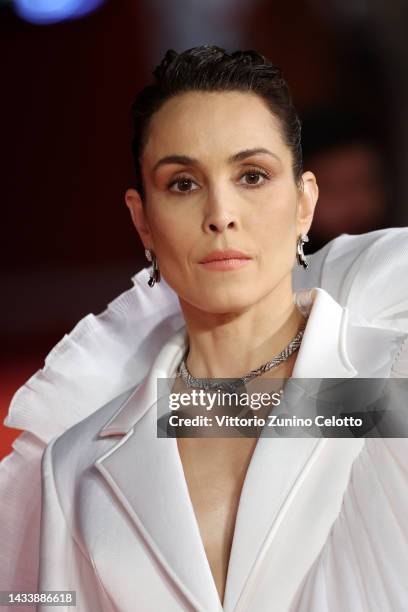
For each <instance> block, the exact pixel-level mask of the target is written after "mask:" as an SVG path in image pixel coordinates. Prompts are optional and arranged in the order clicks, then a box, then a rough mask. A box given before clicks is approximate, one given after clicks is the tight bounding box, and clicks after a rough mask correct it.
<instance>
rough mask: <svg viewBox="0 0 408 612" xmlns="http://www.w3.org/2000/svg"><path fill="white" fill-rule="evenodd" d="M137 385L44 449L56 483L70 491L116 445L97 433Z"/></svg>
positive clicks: (111, 438) (113, 441)
mask: <svg viewBox="0 0 408 612" xmlns="http://www.w3.org/2000/svg"><path fill="white" fill-rule="evenodd" d="M138 386H139V385H135V386H134V387H132V388H131V389H128V390H127V391H125V392H124V393H121V394H120V395H118V396H117V397H115V398H113V399H112V400H111V401H109V402H108V403H107V404H105V405H103V406H102V407H101V408H99V409H98V410H96V411H95V412H93V413H92V414H91V415H89V416H88V417H87V418H85V419H83V420H82V421H80V422H79V423H77V424H75V425H73V426H72V427H70V428H69V429H67V430H66V431H65V432H64V433H63V434H62V435H60V436H58V437H56V438H54V439H53V440H51V442H50V443H49V444H48V445H47V447H46V449H45V452H44V457H43V462H44V461H45V460H46V461H47V462H49V463H50V464H51V466H52V471H53V474H54V478H55V482H56V483H59V484H60V485H62V484H63V486H64V488H69V489H71V487H72V486H74V485H75V482H76V481H78V479H80V478H81V476H82V475H83V474H84V473H85V472H86V471H87V470H88V469H89V468H91V467H92V466H93V464H94V462H95V461H96V459H98V457H99V456H100V455H102V454H103V453H104V452H106V451H108V450H109V448H110V447H111V446H113V445H114V444H115V443H116V442H117V437H116V436H114V437H108V438H106V437H105V438H102V437H101V438H99V436H98V433H99V431H100V430H101V429H102V427H103V426H104V425H105V424H106V423H107V422H108V421H109V420H110V419H111V418H112V417H113V416H114V414H115V413H116V412H117V411H118V410H119V409H120V408H121V406H122V405H123V404H124V403H125V402H126V401H127V399H128V398H129V397H130V396H131V395H132V393H133V392H134V391H135V389H136V388H137V387H138ZM43 469H44V468H43Z"/></svg>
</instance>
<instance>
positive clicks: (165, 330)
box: [0, 269, 184, 610]
mask: <svg viewBox="0 0 408 612" xmlns="http://www.w3.org/2000/svg"><path fill="white" fill-rule="evenodd" d="M148 278H149V272H148V269H143V270H141V271H140V272H139V273H138V274H136V275H135V276H134V277H133V278H132V281H133V284H134V286H133V287H132V288H131V289H130V290H129V291H126V292H125V293H123V294H122V295H120V296H119V297H117V298H116V299H115V300H114V301H113V302H111V303H110V304H109V305H108V307H107V309H106V310H105V311H104V312H103V313H101V314H100V315H98V316H95V315H93V314H89V315H87V316H86V317H85V318H84V319H82V320H81V321H80V322H79V323H78V324H77V325H76V326H75V327H74V329H73V330H72V331H71V333H70V334H67V335H65V336H64V337H63V338H62V340H61V341H60V342H59V343H58V344H57V345H56V346H55V347H54V348H53V350H52V351H51V352H50V353H49V354H48V356H47V357H46V360H45V365H44V368H43V369H41V370H39V371H38V372H37V373H36V374H34V376H32V377H31V378H30V379H29V380H28V381H27V382H26V384H25V385H23V386H22V387H21V388H20V389H19V390H18V391H17V392H16V393H15V395H14V397H13V400H12V402H11V405H10V408H9V412H8V415H7V417H6V419H5V421H4V423H5V425H6V426H9V427H12V428H16V429H21V430H23V433H22V434H21V435H20V436H19V437H18V438H17V439H16V440H15V441H14V443H13V449H14V450H13V452H12V453H11V454H10V455H8V456H7V457H5V458H4V459H3V460H2V461H1V463H0V497H1V500H2V501H1V517H0V542H1V546H0V590H7V591H10V590H15V591H18V590H25V591H30V590H31V591H33V590H34V591H35V590H36V588H37V580H38V564H39V559H38V549H39V526H40V513H41V459H42V455H43V452H44V449H45V447H46V446H47V444H48V443H50V441H51V440H53V439H54V438H56V437H58V436H59V435H61V434H62V433H63V432H64V431H65V430H66V429H68V428H69V427H71V426H72V425H75V423H77V422H79V421H81V420H82V419H84V418H86V417H87V416H88V415H89V414H91V413H92V412H94V411H95V410H97V409H98V408H100V407H101V406H103V405H104V404H106V403H107V402H109V401H110V400H111V399H113V398H114V397H116V396H118V395H120V394H121V393H123V392H125V391H126V390H128V389H130V388H131V387H133V386H134V385H136V384H137V383H138V382H140V381H141V380H142V379H143V378H144V376H145V375H146V373H147V371H148V369H149V367H150V364H151V362H152V360H153V358H154V357H155V355H156V354H157V352H158V350H159V349H160V347H161V346H162V344H163V342H165V341H166V340H167V338H168V337H169V336H171V335H172V334H173V333H174V332H175V331H176V330H177V329H179V327H181V326H182V325H183V323H184V321H183V318H182V315H181V312H180V308H179V303H178V299H177V296H176V294H175V293H174V292H173V291H172V290H171V289H170V288H169V286H168V285H167V284H166V282H165V281H164V279H163V280H162V282H161V283H160V284H158V285H156V286H155V287H154V288H153V289H151V288H150V287H148V285H147V280H148ZM20 609H22V610H24V609H23V608H20ZM27 610H32V608H27Z"/></svg>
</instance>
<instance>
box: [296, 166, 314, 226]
mask: <svg viewBox="0 0 408 612" xmlns="http://www.w3.org/2000/svg"><path fill="white" fill-rule="evenodd" d="M302 182H303V189H302V191H300V195H299V199H298V207H297V228H298V233H299V234H307V233H308V231H309V229H310V226H311V225H312V221H313V215H314V210H315V207H316V203H317V199H318V197H319V188H318V186H317V182H316V177H315V175H314V174H313V172H309V171H308V172H304V173H303V174H302Z"/></svg>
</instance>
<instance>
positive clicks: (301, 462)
mask: <svg viewBox="0 0 408 612" xmlns="http://www.w3.org/2000/svg"><path fill="white" fill-rule="evenodd" d="M309 293H310V292H307V291H306V292H304V294H303V297H304V298H306V299H307V297H308V295H309ZM313 293H314V296H315V297H314V303H313V306H312V308H311V312H310V317H309V320H308V323H307V326H306V330H305V334H304V337H303V341H302V345H301V348H300V350H299V355H298V357H297V361H296V364H295V368H294V371H293V376H294V377H300V378H304V377H316V378H317V377H328V378H336V377H337V378H349V377H355V376H357V375H360V376H364V377H388V376H390V374H391V367H392V364H393V361H394V359H395V357H396V355H397V352H398V351H399V350H400V348H401V344H402V342H403V340H404V339H405V338H407V334H405V333H401V332H400V333H397V332H394V331H390V330H384V329H381V328H375V327H373V328H369V327H367V326H366V325H362V324H361V323H358V322H356V321H354V318H353V317H352V316H351V315H350V313H349V312H348V311H347V309H345V308H342V307H341V306H339V305H338V304H337V303H336V302H335V301H334V300H333V298H331V297H330V296H329V294H328V293H327V292H326V291H324V290H322V289H316V290H315V291H314V292H313ZM304 301H305V300H304V299H303V300H302V302H304ZM185 347H186V336H185V329H182V330H181V331H179V332H177V333H176V334H175V335H174V336H173V337H172V338H171V339H170V340H168V341H167V342H166V344H165V345H164V346H163V348H162V350H161V351H160V353H159V355H158V357H157V359H156V360H155V362H154V364H153V366H152V368H151V370H150V371H149V373H148V375H147V377H146V378H145V379H144V381H143V382H142V384H141V385H140V386H138V387H137V388H136V389H134V390H132V391H131V392H130V393H129V392H127V393H126V394H125V396H121V397H120V398H117V399H115V400H114V401H113V402H110V403H108V404H107V405H106V406H104V407H103V408H101V409H100V410H98V411H96V412H95V413H93V414H92V415H91V416H90V417H88V418H87V419H85V420H84V421H82V422H80V423H79V424H77V425H76V426H74V427H73V428H71V429H69V430H68V431H67V432H66V433H65V434H63V435H62V436H60V437H59V438H57V439H56V440H54V442H52V443H51V444H50V445H49V446H48V447H47V449H46V452H45V457H44V463H43V479H44V504H43V508H44V511H43V515H42V526H41V529H42V531H41V548H40V580H39V588H40V590H51V589H55V588H57V587H58V588H59V589H66V590H75V591H76V592H77V597H78V605H79V609H80V610H81V611H84V612H85V611H86V612H93V611H94V610H100V611H104V610H106V611H108V610H122V611H126V610H129V612H131V611H133V610H141V611H143V612H148V611H152V612H153V611H157V612H160V611H162V610H166V612H170V611H174V612H176V611H177V612H178V611H181V610H199V611H202V612H213V611H214V612H215V611H219V610H222V607H221V602H220V601H219V597H218V594H217V590H216V587H215V583H214V580H213V578H212V575H211V571H210V567H209V564H208V561H207V558H206V554H205V550H204V546H203V543H202V540H201V537H200V533H199V528H198V524H197V521H196V519H195V515H194V511H193V507H192V504H191V501H190V498H189V493H188V488H187V485H186V481H185V478H184V473H183V468H182V464H181V461H180V457H179V454H178V449H177V443H176V439H175V438H170V439H162V438H157V429H156V428H157V421H156V419H157V412H156V401H157V384H156V381H157V377H171V376H172V375H173V374H174V370H175V368H176V367H177V365H178V363H179V361H180V359H181V358H182V354H183V351H184V350H185ZM374 347H375V350H373V348H374ZM402 443H403V445H405V450H406V451H407V450H408V445H407V444H406V441H405V440H403V441H402ZM364 446H365V440H364V439H341V438H340V439H335V438H331V439H315V438H310V439H282V440H278V439H270V438H261V439H260V440H259V442H258V444H257V446H256V449H255V453H254V455H253V458H252V460H251V463H250V466H249V470H248V474H247V477H246V479H245V483H244V487H243V490H242V494H241V498H240V503H239V509H238V515H237V522H236V527H235V533H234V538H233V545H232V551H231V558H230V564H229V568H228V577H227V583H226V591H225V598H224V610H227V611H232V610H237V611H238V610H242V611H243V610H245V611H251V612H264V611H265V612H269V611H270V610H271V609H273V610H276V611H282V612H283V611H285V610H289V608H290V606H291V604H292V603H293V600H294V597H295V595H296V593H297V591H298V589H299V587H300V585H301V583H302V581H303V580H304V579H305V578H306V577H307V575H308V572H309V571H310V569H311V567H312V565H313V563H314V561H315V560H316V558H317V556H318V555H319V553H321V551H322V549H324V548H325V546H326V544H327V542H328V534H329V533H330V530H331V529H332V528H333V525H337V521H339V514H340V512H341V506H342V502H343V498H344V495H345V494H346V495H347V494H349V487H350V484H349V481H350V471H351V467H352V464H353V461H354V460H355V459H356V457H360V455H362V454H363V455H364V456H365V458H364V459H360V460H359V462H360V463H361V461H363V462H364V461H365V462H367V461H370V453H371V452H375V453H378V454H380V456H381V455H383V456H384V457H385V458H386V460H387V461H388V462H391V466H390V467H389V468H388V472H389V473H388V472H387V471H386V472H385V477H386V478H389V477H390V476H391V477H394V476H393V470H395V469H397V466H398V463H397V460H396V459H395V458H394V456H393V454H392V449H393V444H392V440H388V441H384V440H381V439H371V440H370V445H369V447H368V449H367V450H364V452H363V449H364ZM389 447H390V448H391V452H390V450H389ZM398 448H399V447H398ZM367 456H368V458H367ZM359 462H357V465H359ZM371 462H373V460H372V459H371ZM377 462H378V459H377ZM405 463H406V466H407V467H408V458H405ZM362 467H363V465H360V466H359V467H358V468H355V469H357V470H360V476H359V478H358V479H357V481H355V480H354V489H355V488H360V487H363V491H360V490H358V491H357V494H356V495H357V499H358V500H359V501H360V503H361V504H362V507H359V506H357V507H355V508H353V510H352V512H351V513H350V514H348V515H346V516H345V518H344V519H342V520H343V524H342V525H340V527H339V528H340V529H341V531H342V535H341V539H343V540H344V539H346V538H347V537H348V536H349V533H350V531H351V532H353V531H355V538H356V540H355V542H354V543H355V544H356V545H358V546H359V547H360V546H361V547H362V549H363V550H362V552H361V559H362V563H361V567H360V564H358V563H356V567H357V568H358V571H357V573H356V574H355V575H354V578H353V583H352V584H351V586H352V587H354V588H355V589H356V591H357V595H356V594H354V595H353V600H352V601H351V600H349V599H348V598H347V592H346V591H345V592H344V593H343V594H341V595H340V598H339V596H338V594H337V592H338V590H339V584H336V581H337V580H339V583H341V580H342V576H341V575H338V571H337V570H331V572H329V575H330V580H331V581H332V582H333V581H334V583H335V584H334V586H333V585H332V584H328V585H326V588H328V589H329V590H330V589H331V590H332V593H330V596H331V597H333V606H332V607H330V608H329V609H330V610H352V609H353V606H354V609H356V610H358V609H361V610H364V609H366V608H367V607H368V609H369V610H375V609H376V608H375V607H373V605H371V607H370V606H369V604H370V603H371V604H374V605H377V604H378V608H377V609H378V610H379V611H380V610H381V611H382V612H385V610H390V612H391V610H393V611H394V610H398V609H399V608H400V609H401V610H402V609H403V606H404V605H405V604H407V603H408V583H407V582H406V580H405V579H404V575H405V578H406V576H407V575H408V541H407V540H405V542H404V543H403V545H402V544H401V541H400V539H399V538H400V534H399V530H398V521H397V518H396V517H395V518H394V517H392V516H391V517H390V508H391V503H390V501H389V500H388V498H387V495H386V494H385V492H382V491H378V490H375V489H374V488H370V485H367V483H366V482H365V479H366V478H367V477H369V475H370V471H371V470H373V469H376V468H377V467H379V466H377V465H376V466H374V467H373V466H371V465H370V464H369V465H368V467H367V468H366V470H365V472H366V474H365V475H364V476H363V475H361V470H362ZM383 469H384V468H383ZM397 484H398V483H397V481H395V482H393V481H392V482H390V483H388V486H389V487H390V488H391V490H392V492H393V496H394V497H395V498H396V500H397V502H398V503H397V505H396V507H397V510H398V511H399V512H400V513H401V517H400V518H401V520H404V519H405V516H404V515H403V514H402V513H403V510H404V502H405V504H406V502H407V498H408V494H407V492H406V491H404V490H402V489H401V490H399V489H398V487H397ZM400 484H403V482H401V483H400ZM405 485H408V472H407V474H406V476H405ZM378 497H379V499H376V498H378ZM374 499H376V504H375V505H373V503H372V502H373V500H374ZM394 503H395V502H394ZM378 508H381V509H382V508H385V509H387V510H388V514H385V513H384V515H383V516H378ZM391 509H392V508H391ZM361 523H363V524H364V525H365V529H366V530H367V533H363V534H359V525H360V524H361ZM407 526H408V525H407ZM376 528H377V529H378V531H376ZM378 539H380V540H382V547H383V548H384V549H385V548H386V547H387V545H388V546H389V541H390V539H391V541H393V545H395V546H396V549H395V550H393V549H391V550H390V551H389V552H390V556H389V559H388V566H389V567H388V574H387V575H386V576H385V577H383V580H385V581H387V579H388V580H389V582H388V584H387V587H386V591H387V592H386V593H385V594H383V587H382V585H381V586H378V585H377V580H376V578H377V577H376V573H375V569H374V568H373V567H372V566H371V565H370V561H371V562H372V559H371V558H370V553H369V550H367V549H366V548H367V547H368V546H372V545H373V543H374V542H375V541H376V540H378ZM338 548H339V549H340V553H341V555H344V551H343V550H341V544H340V545H338ZM336 553H337V551H336ZM353 561H354V556H352V557H351V558H350V563H352V562H353ZM401 562H402V566H401ZM404 572H406V573H405V574H404ZM371 581H372V584H370V582H371ZM395 582H397V585H398V587H399V591H398V589H395V586H394V585H395ZM360 584H366V585H367V587H368V588H369V589H372V591H373V595H372V597H371V598H368V599H366V596H365V592H364V590H361V592H360V591H359V590H358V589H359V586H360ZM320 586H321V585H320ZM388 589H389V590H390V593H388ZM376 591H379V592H380V596H381V595H383V599H384V601H383V602H382V605H381V606H380V605H379V602H380V601H381V599H380V598H378V597H379V596H378V594H377V593H376ZM388 597H390V599H389V600H388ZM339 599H340V601H339ZM376 602H377V603H376ZM387 602H389V606H388V607H387ZM391 603H392V604H393V605H391ZM299 605H304V602H303V600H302V599H301V601H300V604H299ZM384 606H385V607H384ZM398 606H399V607H398ZM40 609H42V608H41V607H40ZM317 609H319V610H321V608H317ZM45 610H46V608H44V611H45Z"/></svg>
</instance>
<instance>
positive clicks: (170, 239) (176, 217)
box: [150, 207, 197, 263]
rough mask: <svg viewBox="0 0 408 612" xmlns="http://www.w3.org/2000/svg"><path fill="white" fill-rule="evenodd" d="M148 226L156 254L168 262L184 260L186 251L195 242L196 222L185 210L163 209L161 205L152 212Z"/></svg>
mask: <svg viewBox="0 0 408 612" xmlns="http://www.w3.org/2000/svg"><path fill="white" fill-rule="evenodd" d="M150 227H151V230H152V233H153V236H154V242H155V248H156V253H157V256H158V257H159V259H160V258H162V259H164V260H165V261H166V262H168V263H169V262H175V261H181V262H183V261H185V259H186V255H187V253H189V252H190V251H191V249H192V248H193V246H194V244H195V243H196V242H197V240H196V238H197V237H196V233H197V231H196V223H194V220H193V219H192V218H191V215H186V214H185V212H184V213H183V214H180V213H179V212H178V211H177V210H174V209H172V210H171V211H169V210H164V207H163V209H159V210H157V211H155V213H154V214H152V216H151V220H150ZM163 263H164V262H163Z"/></svg>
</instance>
